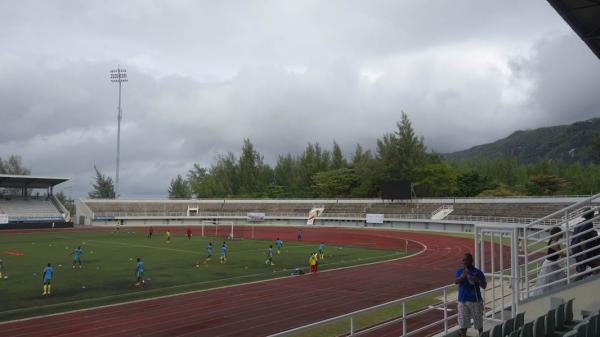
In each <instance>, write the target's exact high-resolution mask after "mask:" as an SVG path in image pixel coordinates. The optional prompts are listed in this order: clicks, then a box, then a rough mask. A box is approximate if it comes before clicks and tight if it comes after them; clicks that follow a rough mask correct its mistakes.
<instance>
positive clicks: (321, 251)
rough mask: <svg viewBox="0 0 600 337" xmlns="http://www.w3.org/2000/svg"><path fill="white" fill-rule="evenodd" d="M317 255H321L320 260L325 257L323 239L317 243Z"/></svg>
mask: <svg viewBox="0 0 600 337" xmlns="http://www.w3.org/2000/svg"><path fill="white" fill-rule="evenodd" d="M319 255H320V256H321V260H324V259H325V243H324V242H323V241H321V244H320V245H319Z"/></svg>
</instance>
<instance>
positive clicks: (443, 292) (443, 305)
mask: <svg viewBox="0 0 600 337" xmlns="http://www.w3.org/2000/svg"><path fill="white" fill-rule="evenodd" d="M455 290H456V285H454V284H451V285H447V286H443V287H440V288H436V289H432V290H429V291H425V292H422V293H419V294H415V295H411V296H407V297H403V298H400V299H397V300H393V301H389V302H386V303H383V304H379V305H375V306H372V307H369V308H365V309H360V310H356V311H353V312H350V313H347V314H343V315H339V316H336V317H332V318H328V319H324V320H322V321H318V322H315V323H311V324H307V325H303V326H300V327H297V328H293V329H290V330H286V331H283V332H279V333H276V334H273V335H270V336H269V337H283V336H293V335H295V334H298V333H302V332H309V331H311V330H314V329H319V328H323V327H326V326H328V325H330V324H333V323H338V322H343V321H347V324H348V326H347V329H346V332H345V333H342V334H347V335H348V336H361V335H364V334H367V333H371V332H373V331H376V330H378V329H381V328H384V327H387V326H390V325H393V324H402V336H405V337H408V336H412V335H414V334H416V333H419V332H421V331H424V330H427V329H430V328H433V327H435V326H440V327H441V329H440V331H444V332H445V333H447V332H448V329H449V328H450V327H451V324H449V322H450V320H451V319H455V318H456V316H457V314H452V315H449V314H448V312H449V311H450V310H449V308H448V307H449V306H450V305H455V304H456V299H449V295H450V294H451V293H452V292H453V291H455ZM432 295H439V296H440V297H441V299H440V301H441V302H436V303H434V304H430V305H427V306H426V307H421V308H414V310H408V309H407V305H410V302H411V301H413V300H416V299H419V298H421V297H424V296H432ZM397 306H400V307H401V309H400V311H399V312H398V316H397V317H394V318H392V319H389V320H386V321H384V322H382V323H380V324H377V325H374V326H368V327H362V328H361V327H357V326H356V323H357V320H358V319H359V318H360V316H363V315H367V314H370V313H374V312H376V311H379V310H383V309H389V308H394V307H397ZM439 310H442V311H443V319H442V320H439V319H438V318H436V317H432V318H431V321H430V322H427V323H426V324H424V325H422V326H420V327H418V328H416V329H414V330H412V331H408V326H407V321H408V320H409V319H411V318H416V317H419V316H423V315H425V314H427V313H430V312H432V311H439Z"/></svg>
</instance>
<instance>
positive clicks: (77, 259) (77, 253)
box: [71, 246, 83, 269]
mask: <svg viewBox="0 0 600 337" xmlns="http://www.w3.org/2000/svg"><path fill="white" fill-rule="evenodd" d="M81 254H83V251H82V250H81V246H77V248H75V250H73V252H72V253H71V255H73V268H75V265H77V264H79V269H81Z"/></svg>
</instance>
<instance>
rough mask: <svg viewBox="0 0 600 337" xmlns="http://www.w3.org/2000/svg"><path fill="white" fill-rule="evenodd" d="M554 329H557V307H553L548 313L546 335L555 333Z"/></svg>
mask: <svg viewBox="0 0 600 337" xmlns="http://www.w3.org/2000/svg"><path fill="white" fill-rule="evenodd" d="M554 330H556V309H551V310H548V313H546V336H552V335H554Z"/></svg>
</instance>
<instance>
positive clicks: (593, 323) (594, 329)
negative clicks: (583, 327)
mask: <svg viewBox="0 0 600 337" xmlns="http://www.w3.org/2000/svg"><path fill="white" fill-rule="evenodd" d="M599 321H600V314H598V313H595V314H593V315H592V316H591V317H590V318H588V322H589V323H588V330H587V336H588V337H598V336H599V335H600V333H599V332H598V324H599V323H600V322H599Z"/></svg>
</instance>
